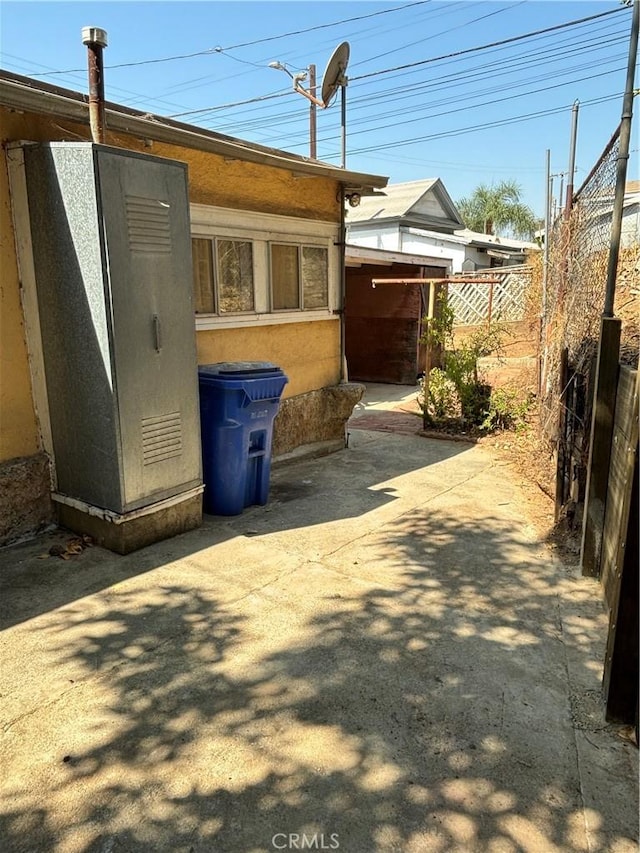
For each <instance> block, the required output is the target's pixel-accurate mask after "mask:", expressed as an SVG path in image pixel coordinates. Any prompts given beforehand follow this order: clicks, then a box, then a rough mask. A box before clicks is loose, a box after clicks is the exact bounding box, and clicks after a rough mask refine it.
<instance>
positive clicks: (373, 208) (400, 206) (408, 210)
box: [347, 178, 464, 232]
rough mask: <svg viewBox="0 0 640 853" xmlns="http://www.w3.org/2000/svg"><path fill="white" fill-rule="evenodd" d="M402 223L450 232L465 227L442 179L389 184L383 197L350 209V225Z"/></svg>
mask: <svg viewBox="0 0 640 853" xmlns="http://www.w3.org/2000/svg"><path fill="white" fill-rule="evenodd" d="M383 220H384V221H389V220H402V224H403V225H409V226H411V225H415V226H417V227H422V228H429V229H434V230H443V231H447V232H451V231H453V230H455V229H456V228H464V222H463V221H462V219H461V217H460V214H459V213H458V209H457V208H456V206H455V204H454V202H453V201H452V199H451V196H450V195H449V193H448V192H447V191H446V189H445V187H444V184H443V183H442V181H441V180H440V178H427V179H425V180H423V181H408V182H407V183H403V184H389V185H388V186H387V187H386V188H385V191H384V195H381V194H377V195H374V196H369V197H367V198H363V199H362V201H361V203H360V206H359V207H356V208H354V209H352V210H349V216H348V218H347V223H348V225H357V224H358V223H362V222H381V221H383Z"/></svg>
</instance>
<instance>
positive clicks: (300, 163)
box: [0, 74, 388, 191]
mask: <svg viewBox="0 0 640 853" xmlns="http://www.w3.org/2000/svg"><path fill="white" fill-rule="evenodd" d="M0 105H3V106H6V107H8V108H10V109H15V110H20V111H26V112H34V113H37V114H43V115H51V116H55V117H57V118H62V119H67V120H71V121H76V122H79V123H81V124H85V125H88V124H89V106H88V103H87V102H86V101H85V100H84V98H83V96H82V95H80V94H79V93H77V92H73V91H71V90H63V89H55V88H54V87H50V89H49V90H47V91H45V90H44V89H37V88H35V87H33V86H29V85H25V84H24V83H23V82H21V81H16V80H10V79H7V77H6V76H5V75H4V74H3V75H2V76H0ZM105 112H106V125H107V129H108V130H115V131H119V132H121V133H129V134H131V135H132V136H137V137H140V138H144V139H153V140H154V141H156V142H165V143H167V144H170V145H171V144H172V145H178V146H182V147H183V148H195V149H197V150H199V151H208V152H210V153H212V154H218V155H220V156H222V157H226V158H228V159H231V160H244V161H247V162H251V163H259V164H261V165H265V166H273V167H275V168H279V169H287V170H289V171H292V172H295V174H296V176H297V177H302V176H304V177H307V178H313V177H320V178H329V179H332V180H335V181H338V182H339V183H342V184H345V185H346V186H348V187H349V188H351V189H358V190H365V191H366V190H367V189H373V188H381V187H384V186H386V184H387V180H388V179H387V178H386V177H384V176H381V175H369V174H366V173H360V172H351V171H349V170H347V169H340V168H338V167H337V166H330V165H327V164H325V163H320V162H313V161H311V160H305V159H302V158H301V159H296V158H295V157H294V156H291V157H289V156H287V155H286V154H285V153H284V152H279V151H277V149H267V148H264V149H261V148H260V147H259V146H254V145H252V144H250V143H243V142H242V141H241V140H235V139H233V138H232V137H228V138H223V137H220V136H214V135H212V134H210V133H209V132H207V131H205V130H201V129H200V128H196V127H195V126H193V125H185V124H181V123H180V122H174V121H172V120H171V119H165V118H162V117H159V116H158V117H153V116H150V115H149V116H145V115H142V114H136V113H134V112H133V111H129V110H127V109H126V108H123V107H120V106H119V105H118V104H113V103H111V102H109V101H107V102H106V103H105Z"/></svg>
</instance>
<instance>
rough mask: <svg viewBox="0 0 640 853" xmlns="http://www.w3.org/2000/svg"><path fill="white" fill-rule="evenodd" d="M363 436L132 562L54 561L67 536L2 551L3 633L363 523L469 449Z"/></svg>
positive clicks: (289, 470) (89, 557) (278, 474)
mask: <svg viewBox="0 0 640 853" xmlns="http://www.w3.org/2000/svg"><path fill="white" fill-rule="evenodd" d="M363 436H364V437H363V438H362V437H361V438H359V439H358V440H357V441H354V447H353V448H350V449H346V450H344V451H341V452H338V453H336V454H332V456H331V457H329V458H321V459H311V460H307V461H303V460H301V461H296V462H293V463H290V464H283V465H282V466H274V468H273V470H272V473H271V492H270V496H269V503H268V504H267V506H266V507H260V506H254V507H248V508H247V509H246V510H245V512H244V513H242V515H240V516H235V517H228V518H225V517H222V516H211V515H205V516H204V519H203V524H202V527H200V528H199V529H197V530H193V531H190V532H188V533H184V534H182V535H179V536H175V537H173V538H172V539H170V540H166V541H164V542H159V543H157V544H155V545H151V546H149V547H147V548H143V549H141V550H140V551H137V552H135V553H133V554H129V555H127V556H125V557H121V556H119V555H117V554H113V553H111V552H109V551H105V550H104V549H102V548H96V547H93V548H88V549H87V550H85V551H84V552H83V553H81V554H79V555H78V556H77V557H75V556H74V557H72V558H71V559H69V560H61V559H59V558H58V557H50V556H49V553H48V552H49V548H50V547H51V546H52V545H54V546H55V545H62V546H63V545H64V543H66V542H68V541H69V540H70V539H71V538H73V537H75V536H76V534H74V533H70V532H69V531H65V530H58V531H57V532H55V533H54V534H47V535H44V536H40V537H38V538H37V539H35V540H33V541H31V542H26V543H24V544H22V545H16V546H13V547H11V548H5V549H0V630H5V629H6V628H9V627H10V626H12V625H16V624H18V623H20V622H22V621H25V620H28V619H31V618H33V617H34V616H37V615H38V614H40V613H46V612H47V611H50V610H55V609H56V608H58V607H61V606H63V605H65V604H68V603H71V602H73V601H76V600H78V599H81V598H84V597H86V596H88V595H91V594H93V593H96V592H99V591H100V590H104V589H106V588H108V587H110V586H111V585H113V584H116V583H121V582H123V581H124V580H126V579H127V578H131V577H134V576H136V575H141V574H144V573H146V572H150V571H153V569H155V568H157V567H158V566H162V565H165V564H166V563H168V562H172V561H176V560H179V559H181V558H184V557H187V556H189V555H190V554H194V553H197V552H201V551H203V550H205V549H206V548H209V547H212V546H215V545H218V544H220V543H223V542H226V541H228V540H230V539H233V538H235V537H237V536H245V535H248V536H256V535H259V534H262V533H266V532H274V531H275V530H281V531H284V530H291V529H296V528H298V527H300V526H301V524H306V525H310V524H316V525H322V524H325V523H327V522H331V521H336V520H340V519H343V520H349V519H356V518H358V517H360V516H362V515H364V514H367V513H370V512H371V511H372V510H374V509H376V508H379V507H382V506H384V505H386V504H390V503H392V502H393V501H394V500H396V495H395V494H394V493H393V492H392V491H388V490H381V489H378V488H376V486H377V484H378V483H380V482H381V481H383V480H387V479H391V478H394V477H399V476H402V475H403V474H407V473H409V472H412V471H417V470H420V469H424V470H425V472H426V471H428V470H429V469H430V468H431V467H433V466H437V465H439V464H441V463H444V462H446V461H447V460H450V459H453V458H454V457H455V456H457V455H458V454H460V453H462V452H464V451H465V450H468V446H467V445H464V444H452V443H447V442H424V441H419V440H413V441H412V443H410V444H406V445H405V446H406V452H402V453H389V452H385V451H384V446H383V445H381V441H380V437H375V436H373V437H369V438H367V436H366V435H365V434H363ZM399 440H400V441H402V438H400V439H399ZM396 441H397V439H396ZM409 441H411V440H409ZM338 496H339V498H338ZM62 550H64V548H62Z"/></svg>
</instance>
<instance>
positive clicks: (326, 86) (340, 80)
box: [322, 41, 350, 107]
mask: <svg viewBox="0 0 640 853" xmlns="http://www.w3.org/2000/svg"><path fill="white" fill-rule="evenodd" d="M349 52H350V47H349V42H348V41H343V42H342V44H339V45H338V47H337V48H336V49H335V50H334V51H333V53H332V54H331V59H330V60H329V62H328V63H327V67H326V69H325V72H324V76H323V78H322V103H323V105H324V106H325V107H328V106H329V104H330V102H331V99H332V98H333V96H334V95H335V93H336V92H337V91H338V89H339V88H340V86H344V85H345V84H346V78H345V76H344V72H345V71H346V70H347V65H348V64H349Z"/></svg>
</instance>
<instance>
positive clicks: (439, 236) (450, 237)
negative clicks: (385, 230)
mask: <svg viewBox="0 0 640 853" xmlns="http://www.w3.org/2000/svg"><path fill="white" fill-rule="evenodd" d="M401 230H402V231H406V233H407V234H413V235H414V236H416V237H433V238H435V239H436V240H446V241H447V242H449V243H459V244H460V245H462V246H468V245H469V243H470V242H471V241H470V240H467V239H466V238H465V237H456V236H455V234H444V233H442V232H441V231H427V230H426V229H424V228H414V227H413V226H410V227H409V228H402V229H401Z"/></svg>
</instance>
